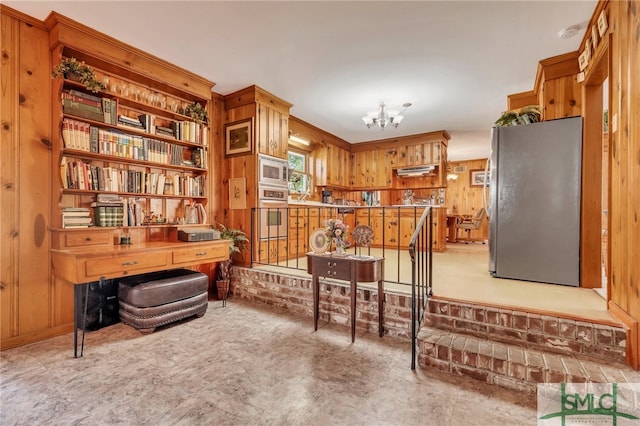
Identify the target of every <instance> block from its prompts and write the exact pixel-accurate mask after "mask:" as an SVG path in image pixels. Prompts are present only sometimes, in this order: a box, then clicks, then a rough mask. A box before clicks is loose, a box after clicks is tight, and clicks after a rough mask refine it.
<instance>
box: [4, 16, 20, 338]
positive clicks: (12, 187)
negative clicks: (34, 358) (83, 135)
mask: <svg viewBox="0 0 640 426" xmlns="http://www.w3.org/2000/svg"><path fill="white" fill-rule="evenodd" d="M19 30H20V23H19V21H18V20H16V19H13V18H12V17H10V16H8V15H6V14H5V13H4V10H3V13H2V14H1V15H0V50H2V59H1V61H0V88H1V90H2V97H1V99H0V121H1V122H2V125H1V127H0V181H1V184H2V187H0V213H1V214H0V235H1V238H2V240H1V245H0V338H1V339H2V340H1V341H2V348H4V347H5V342H6V341H7V339H9V338H11V337H13V336H16V335H17V334H18V316H17V312H18V306H17V301H18V298H17V291H18V276H19V274H18V272H19V271H18V269H17V268H15V267H14V265H17V264H18V250H19V247H20V245H19V233H18V225H19V220H18V218H19V217H20V210H19V198H18V195H19V190H20V186H19V184H20V182H19V176H18V170H19V168H20V164H19V155H18V153H19V136H20V134H19V131H18V130H19V129H18V123H19V114H18V108H17V107H16V104H17V99H18V96H19V93H20V88H19V79H18V78H16V76H17V75H18V74H19V63H18V58H19V49H20V47H19V41H20V40H19Z"/></svg>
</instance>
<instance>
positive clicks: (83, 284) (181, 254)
mask: <svg viewBox="0 0 640 426" xmlns="http://www.w3.org/2000/svg"><path fill="white" fill-rule="evenodd" d="M227 259H229V241H227V240H216V241H202V242H193V243H186V242H182V241H178V242H169V241H156V242H147V243H140V244H132V245H111V246H83V247H77V248H66V249H52V250H51V263H52V271H53V275H55V276H56V277H59V278H62V279H64V280H65V281H67V282H69V283H71V284H73V285H74V293H73V294H74V304H73V306H74V308H73V309H74V315H73V318H74V332H73V333H74V334H73V345H74V352H73V355H74V357H76V358H77V357H78V328H82V333H83V348H84V318H83V315H82V314H83V313H84V314H86V302H87V298H88V297H87V293H88V290H89V283H90V282H93V281H99V280H101V279H109V278H121V277H126V276H130V275H138V274H144V273H147V272H155V271H163V270H167V269H176V268H184V267H189V266H197V265H201V264H203V263H214V262H221V261H223V260H227ZM83 290H84V293H85V299H84V300H85V303H84V306H83V304H82V293H83ZM81 309H82V310H83V311H81ZM80 356H82V354H81V355H80Z"/></svg>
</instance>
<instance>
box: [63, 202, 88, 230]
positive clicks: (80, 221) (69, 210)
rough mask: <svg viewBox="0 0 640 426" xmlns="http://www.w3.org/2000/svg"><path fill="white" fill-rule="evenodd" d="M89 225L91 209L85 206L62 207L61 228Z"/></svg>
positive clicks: (85, 226)
mask: <svg viewBox="0 0 640 426" xmlns="http://www.w3.org/2000/svg"><path fill="white" fill-rule="evenodd" d="M89 226H91V211H90V210H89V209H88V208H85V207H64V208H63V209H62V227H63V228H88V227H89Z"/></svg>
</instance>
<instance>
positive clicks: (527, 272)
mask: <svg viewBox="0 0 640 426" xmlns="http://www.w3.org/2000/svg"><path fill="white" fill-rule="evenodd" d="M581 163H582V118H581V117H573V118H565V119H560V120H552V121H545V122H541V123H534V124H526V125H520V126H511V127H494V128H493V129H492V132H491V158H490V162H489V171H490V178H489V191H488V193H489V200H488V203H487V204H488V209H487V212H488V215H489V272H490V273H491V274H492V275H493V276H494V277H499V278H510V279H517V280H525V281H536V282H542V283H551V284H562V285H569V286H578V285H579V283H580V192H581V191H580V186H581V183H580V182H581V178H580V175H581V168H582V167H581Z"/></svg>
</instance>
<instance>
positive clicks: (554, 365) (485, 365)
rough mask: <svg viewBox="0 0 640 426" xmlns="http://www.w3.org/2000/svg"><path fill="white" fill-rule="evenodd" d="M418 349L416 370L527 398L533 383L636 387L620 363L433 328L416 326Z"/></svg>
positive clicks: (637, 376) (637, 377)
mask: <svg viewBox="0 0 640 426" xmlns="http://www.w3.org/2000/svg"><path fill="white" fill-rule="evenodd" d="M417 345H418V348H417V350H418V363H419V365H420V366H421V367H424V368H434V367H435V368H438V369H440V370H443V371H447V372H449V373H453V374H458V375H461V376H466V377H470V378H473V379H475V380H479V381H483V382H486V383H490V384H494V385H498V386H502V387H506V388H509V389H514V390H518V391H522V392H527V393H530V394H533V393H535V391H536V385H537V384H538V383H560V382H574V383H584V382H596V383H611V382H613V383H638V382H640V373H638V372H637V371H635V370H633V369H631V368H630V367H628V366H626V365H625V364H622V363H617V362H613V361H609V362H606V363H605V362H602V361H600V362H598V361H594V360H593V359H589V358H586V357H584V356H581V355H575V354H558V353H550V352H545V351H541V350H537V349H532V348H527V347H523V346H519V345H516V344H509V343H503V342H496V341H491V340H488V339H486V338H481V337H476V336H472V335H469V334H466V333H457V332H454V331H450V330H443V329H440V328H435V327H428V326H423V327H421V329H420V332H419V335H418V343H417Z"/></svg>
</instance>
